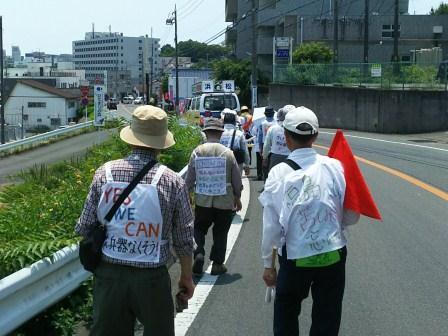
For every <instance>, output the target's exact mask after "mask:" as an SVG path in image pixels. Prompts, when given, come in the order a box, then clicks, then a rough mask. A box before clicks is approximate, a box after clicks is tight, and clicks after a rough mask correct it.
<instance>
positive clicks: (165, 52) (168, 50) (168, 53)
mask: <svg viewBox="0 0 448 336" xmlns="http://www.w3.org/2000/svg"><path fill="white" fill-rule="evenodd" d="M175 50H176V49H174V48H173V47H172V46H171V44H165V45H164V46H163V47H162V48H161V49H160V56H161V57H173V56H174V54H175Z"/></svg>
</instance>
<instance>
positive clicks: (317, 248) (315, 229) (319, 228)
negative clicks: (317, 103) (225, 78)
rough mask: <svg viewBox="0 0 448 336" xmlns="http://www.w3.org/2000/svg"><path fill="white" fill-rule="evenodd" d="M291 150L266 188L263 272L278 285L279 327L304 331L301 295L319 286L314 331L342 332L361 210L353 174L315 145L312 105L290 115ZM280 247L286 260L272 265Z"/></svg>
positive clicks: (284, 333)
mask: <svg viewBox="0 0 448 336" xmlns="http://www.w3.org/2000/svg"><path fill="white" fill-rule="evenodd" d="M283 127H284V129H285V130H284V132H285V139H286V144H287V146H288V148H289V149H290V150H291V154H290V155H289V157H288V160H286V161H285V162H283V163H280V164H278V165H276V166H275V167H273V168H272V169H271V171H270V173H269V175H268V178H267V180H266V184H265V188H264V192H263V193H262V195H261V196H260V202H261V203H262V205H263V207H264V210H263V239H262V257H263V263H264V267H265V270H264V274H263V280H264V281H265V283H266V285H267V286H268V287H276V296H275V303H274V327H273V328H274V335H276V336H280V335H281V336H296V335H299V324H298V316H299V314H300V311H301V302H302V300H303V299H305V298H306V297H308V295H309V291H310V289H311V295H312V298H313V308H312V325H311V330H310V335H311V336H335V335H338V332H339V326H340V321H341V312H342V299H343V295H344V288H345V260H346V255H347V250H346V247H345V245H346V239H345V236H344V227H345V225H349V224H354V223H356V222H357V220H358V219H359V216H353V213H352V212H347V213H346V212H345V211H344V209H343V202H344V195H345V187H346V183H345V178H344V171H343V168H342V165H341V163H340V162H339V161H337V160H335V159H331V158H329V157H327V156H322V155H319V154H317V153H316V151H315V150H314V149H313V148H312V145H313V143H314V142H315V140H316V138H317V135H318V131H319V123H318V120H317V117H316V115H315V114H314V112H312V111H311V110H309V109H307V108H306V107H303V106H302V107H298V108H296V109H294V110H292V111H290V112H288V114H287V115H286V117H285V121H284V123H283ZM273 249H278V254H279V261H280V268H279V272H278V275H277V271H276V269H275V268H272V251H273Z"/></svg>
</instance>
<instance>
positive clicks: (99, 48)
mask: <svg viewBox="0 0 448 336" xmlns="http://www.w3.org/2000/svg"><path fill="white" fill-rule="evenodd" d="M117 49H118V46H107V47H95V48H79V49H75V52H85V51H97V50H117ZM121 49H123V47H121Z"/></svg>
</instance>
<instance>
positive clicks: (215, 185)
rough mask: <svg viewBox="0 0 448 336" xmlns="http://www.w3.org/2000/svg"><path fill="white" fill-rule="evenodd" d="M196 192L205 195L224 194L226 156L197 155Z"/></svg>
mask: <svg viewBox="0 0 448 336" xmlns="http://www.w3.org/2000/svg"><path fill="white" fill-rule="evenodd" d="M195 168H196V193H197V194H200V195H206V196H222V195H225V194H226V186H227V183H226V182H227V180H226V158H224V157H197V158H196V159H195Z"/></svg>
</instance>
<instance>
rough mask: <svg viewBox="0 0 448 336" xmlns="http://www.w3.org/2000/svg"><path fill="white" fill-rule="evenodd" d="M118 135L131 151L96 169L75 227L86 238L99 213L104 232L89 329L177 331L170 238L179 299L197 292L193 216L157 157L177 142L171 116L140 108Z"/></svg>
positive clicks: (178, 183)
mask: <svg viewBox="0 0 448 336" xmlns="http://www.w3.org/2000/svg"><path fill="white" fill-rule="evenodd" d="M120 138H121V139H122V140H123V141H124V142H125V143H127V144H129V145H130V146H131V148H132V152H131V154H130V155H129V156H127V157H125V158H123V159H119V160H114V161H110V162H107V163H105V164H104V165H102V166H101V167H100V168H98V170H97V171H96V172H95V175H94V177H93V181H92V184H91V186H90V190H89V193H88V195H87V199H86V202H85V204H84V208H83V211H82V213H81V216H80V218H79V219H78V222H77V224H76V227H75V231H76V232H77V233H78V234H80V235H82V236H88V234H89V232H90V230H91V228H92V227H94V226H95V225H96V223H97V219H100V221H101V223H102V224H103V225H105V227H106V231H107V235H106V240H105V242H104V244H103V247H102V261H101V263H100V265H99V266H98V267H97V268H96V269H95V271H94V287H93V325H92V329H91V335H95V336H97V335H133V333H134V325H135V320H136V319H138V320H139V321H140V322H141V323H142V325H143V326H144V335H154V334H157V335H173V336H174V305H173V299H172V295H171V280H170V277H169V274H168V270H167V266H166V264H167V262H168V260H169V258H170V255H171V254H170V250H171V248H170V241H172V248H173V249H174V251H175V252H176V254H177V256H178V258H179V260H180V266H181V274H180V279H179V288H180V292H181V293H182V294H179V296H180V299H181V300H183V301H184V302H186V301H187V300H188V299H190V298H191V297H192V296H193V292H194V283H193V279H192V273H191V267H192V261H193V260H192V259H193V258H192V253H193V248H194V239H193V214H192V211H191V207H190V203H189V201H188V191H187V188H186V185H185V183H184V181H183V180H182V179H181V178H180V177H178V176H177V174H176V173H175V172H173V171H172V170H170V169H168V168H167V167H165V166H163V165H162V164H160V163H158V162H157V155H158V154H159V153H160V151H161V150H163V149H166V148H168V147H171V146H172V145H174V143H175V142H174V139H173V135H172V134H171V132H170V131H168V123H167V115H166V113H165V112H164V111H163V110H161V109H160V108H158V107H155V106H149V105H145V106H141V107H138V108H137V109H136V110H135V111H134V113H133V115H132V123H131V125H130V126H127V127H125V128H123V129H122V130H121V132H120ZM151 162H152V163H151ZM146 165H148V167H149V166H151V165H152V168H150V169H149V171H148V172H147V173H146V175H145V176H144V177H143V178H142V180H141V181H140V183H139V184H137V185H136V187H135V188H134V189H133V190H132V191H131V193H130V194H129V196H128V197H127V198H126V199H125V200H124V201H123V203H122V205H121V206H120V208H118V210H117V212H116V213H115V216H114V217H113V218H112V219H111V220H110V222H105V221H104V220H103V218H104V216H105V214H106V213H107V212H108V211H109V209H110V208H111V207H112V205H113V203H114V202H115V201H116V199H117V198H118V196H119V194H120V193H121V191H123V189H124V188H126V186H127V185H128V184H129V183H130V181H131V180H133V179H134V177H135V176H136V175H137V174H138V173H139V172H140V171H141V170H142V168H143V167H144V166H146Z"/></svg>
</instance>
